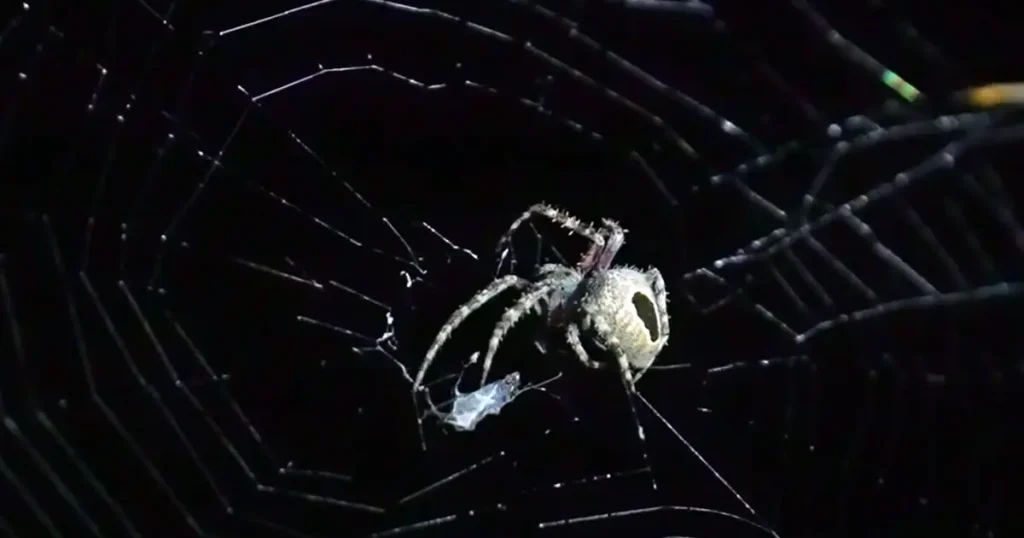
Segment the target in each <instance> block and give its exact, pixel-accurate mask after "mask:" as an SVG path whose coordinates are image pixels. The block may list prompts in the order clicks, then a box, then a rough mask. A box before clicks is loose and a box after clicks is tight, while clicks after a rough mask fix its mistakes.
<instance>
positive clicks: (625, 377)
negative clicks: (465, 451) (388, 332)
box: [412, 203, 669, 394]
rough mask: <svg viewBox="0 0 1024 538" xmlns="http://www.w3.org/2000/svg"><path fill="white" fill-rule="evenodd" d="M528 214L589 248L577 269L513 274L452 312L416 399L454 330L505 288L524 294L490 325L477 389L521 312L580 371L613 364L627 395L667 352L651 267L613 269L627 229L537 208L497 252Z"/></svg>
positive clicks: (661, 287)
mask: <svg viewBox="0 0 1024 538" xmlns="http://www.w3.org/2000/svg"><path fill="white" fill-rule="evenodd" d="M534 215H539V216H543V217H546V218H548V219H550V220H551V221H553V222H555V223H556V224H560V225H561V226H562V227H563V228H565V229H567V230H568V231H569V233H570V234H572V233H578V234H580V235H582V236H584V237H586V238H587V239H588V240H589V241H590V243H591V245H590V248H589V249H588V250H587V251H586V253H585V254H584V255H583V256H582V258H581V259H580V261H579V263H577V264H576V266H575V267H567V266H565V265H560V264H553V263H549V264H545V265H543V266H541V268H540V270H539V271H538V273H537V275H536V277H535V278H534V279H533V280H528V279H525V278H522V277H520V276H517V275H506V276H503V277H501V278H497V279H495V280H494V281H492V282H491V283H490V284H489V285H488V286H487V287H486V288H484V289H483V290H480V291H479V292H478V293H477V294H476V295H474V296H473V297H472V298H471V299H470V300H469V301H467V302H466V303H464V304H463V305H462V306H460V307H459V308H458V309H456V310H455V312H453V313H452V315H451V317H449V318H448V321H446V322H445V323H444V325H442V326H441V329H440V330H439V331H438V333H437V336H436V337H435V339H434V343H433V344H432V345H431V346H430V349H428V350H427V354H426V357H425V358H424V360H423V364H422V365H421V366H420V369H419V372H417V374H416V379H415V380H414V382H413V387H412V388H413V393H414V394H415V393H416V392H417V391H420V390H423V389H422V385H423V378H424V376H425V375H426V373H427V369H428V368H430V365H431V363H432V362H433V361H434V357H435V356H436V355H437V352H438V351H439V350H440V348H441V346H442V345H444V343H445V342H446V341H447V340H448V339H449V337H450V336H451V334H452V331H454V330H455V329H456V328H457V327H458V326H459V325H460V324H461V323H462V322H463V321H464V320H465V319H466V317H467V316H469V315H470V314H471V313H473V312H474V311H475V310H477V309H478V308H480V307H481V306H483V305H484V304H485V303H487V302H488V301H490V300H491V299H493V298H494V297H496V296H497V295H498V294H500V293H502V292H503V291H505V290H507V289H509V288H515V289H518V290H523V294H522V296H521V297H520V298H519V300H518V301H516V303H515V304H514V305H512V306H511V307H510V308H508V309H507V310H506V311H505V313H504V315H502V317H501V319H500V320H499V321H498V323H497V324H496V325H495V327H494V332H493V333H492V334H491V339H490V341H489V342H488V344H487V353H486V355H485V356H484V361H483V374H482V376H481V379H480V386H481V387H483V386H484V385H485V384H486V383H487V375H488V373H489V372H490V369H491V364H492V362H493V360H494V355H495V353H497V351H498V347H499V345H500V344H501V339H502V338H503V337H504V336H505V334H506V333H507V332H508V331H509V330H510V329H511V328H512V326H513V325H515V324H516V322H518V321H519V320H520V319H521V318H522V317H523V316H524V315H526V314H527V313H538V314H540V315H542V316H543V317H544V318H545V325H546V329H547V330H554V331H561V332H563V333H564V334H565V339H566V342H567V343H568V344H569V348H570V349H571V350H572V351H573V352H574V353H575V355H576V357H577V358H578V359H579V361H580V362H581V363H582V364H583V365H584V366H586V367H588V368H593V369H606V368H609V367H615V366H617V367H618V370H619V373H620V375H621V378H622V381H623V382H624V383H625V385H626V387H627V389H628V390H629V391H631V392H633V391H635V390H636V388H635V383H636V381H638V380H639V379H640V377H641V376H643V374H644V373H645V372H646V371H647V369H648V368H649V367H650V366H651V364H652V363H653V362H654V359H655V358H656V357H657V356H658V353H659V352H661V349H662V348H663V347H665V344H666V342H668V337H669V317H668V307H667V303H668V293H667V292H666V290H665V281H664V279H662V277H661V273H660V272H659V271H658V270H657V269H656V268H653V267H652V268H649V269H648V270H647V271H640V270H639V269H636V268H633V267H628V266H612V260H613V259H614V258H615V254H616V253H617V252H618V250H619V248H621V247H622V245H623V243H624V242H625V234H626V230H624V229H623V228H622V227H621V226H620V225H619V224H618V223H617V222H615V221H613V220H610V219H602V221H601V222H602V225H601V226H600V227H597V228H595V227H593V226H591V225H589V224H586V223H584V222H581V221H580V220H579V219H576V218H575V217H572V216H569V215H568V214H566V213H564V212H562V211H559V210H557V209H555V208H553V207H551V206H548V205H546V204H543V203H541V204H536V205H533V206H531V207H530V208H529V209H527V210H526V211H525V212H523V214H522V215H520V216H519V218H518V219H516V220H515V222H513V223H512V226H510V227H509V229H508V231H506V232H505V234H504V235H503V236H502V237H501V240H500V242H499V243H498V250H499V252H500V251H502V250H503V249H504V248H505V247H507V245H508V244H509V242H510V241H511V236H512V234H513V233H514V232H515V231H516V229H517V228H518V227H519V226H520V225H521V224H522V223H523V222H525V221H526V220H527V219H529V218H530V217H532V216H534ZM584 340H586V341H587V343H589V344H592V347H594V348H597V350H599V351H600V352H601V353H602V354H607V355H609V356H610V357H614V360H615V362H614V363H612V362H610V361H607V360H593V359H591V358H590V354H589V352H588V351H587V348H586V347H584ZM537 344H538V348H539V349H540V350H541V351H542V352H545V351H546V348H545V347H544V346H543V344H541V343H540V341H539V340H538V341H537ZM634 372H636V374H635V375H634Z"/></svg>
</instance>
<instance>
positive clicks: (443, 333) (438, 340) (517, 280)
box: [412, 275, 530, 393]
mask: <svg viewBox="0 0 1024 538" xmlns="http://www.w3.org/2000/svg"><path fill="white" fill-rule="evenodd" d="M529 283H530V282H529V281H528V280H526V279H525V278H521V277H519V276H517V275H505V276H503V277H501V278H500V279H498V280H495V281H494V282H491V284H490V285H489V286H487V287H486V288H484V289H482V290H480V291H479V292H478V293H477V294H476V295H474V296H473V297H472V298H470V300H468V301H466V302H465V303H464V304H463V305H462V306H460V307H459V308H457V309H456V310H455V312H452V315H451V316H450V317H449V318H448V321H446V322H444V325H442V326H441V330H439V331H438V332H437V336H436V337H435V338H434V343H433V344H431V345H430V349H428V350H427V354H426V356H425V357H424V358H423V364H421V365H420V370H419V372H417V373H416V379H415V380H414V381H413V384H412V390H413V393H415V392H416V391H418V390H420V387H421V386H422V385H423V377H424V376H426V375H427V368H430V364H431V363H432V362H434V357H435V356H436V355H437V352H438V350H440V349H441V346H442V345H444V343H445V342H446V341H448V338H449V337H450V336H451V334H452V331H454V330H455V328H456V327H458V326H459V325H460V324H461V323H462V322H463V321H464V320H465V319H466V317H467V316H469V315H470V314H472V313H473V312H474V311H475V310H477V309H478V308H480V307H481V306H483V305H484V303H486V302H487V301H490V300H491V299H493V298H494V297H495V296H496V295H498V294H499V293H501V292H503V291H505V290H507V289H508V288H512V287H516V288H522V287H525V286H526V285H527V284H529Z"/></svg>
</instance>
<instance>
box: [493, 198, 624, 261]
mask: <svg viewBox="0 0 1024 538" xmlns="http://www.w3.org/2000/svg"><path fill="white" fill-rule="evenodd" d="M534 215H541V216H543V217H546V218H547V219H549V220H551V221H552V222H554V223H555V224H559V225H561V226H562V227H563V228H565V229H566V230H569V232H570V233H578V234H580V235H582V236H583V237H586V238H587V239H589V240H590V242H591V243H594V244H595V245H601V246H604V236H603V235H601V232H600V231H598V230H596V229H594V228H593V227H592V226H590V225H589V224H587V223H585V222H583V221H581V220H580V219H577V218H576V217H573V216H570V215H569V214H568V213H565V212H563V211H559V210H557V209H555V208H553V207H551V206H549V205H547V204H545V203H540V204H534V205H532V206H530V208H529V209H527V210H526V211H524V212H523V214H522V215H519V218H517V219H516V220H515V221H514V222H512V226H509V228H508V231H506V232H505V234H504V235H502V236H501V239H500V240H499V241H498V248H497V250H498V252H501V251H502V250H503V249H504V248H505V247H506V246H507V245H508V243H509V242H510V241H511V240H512V234H514V233H515V231H516V229H518V228H519V226H521V225H522V224H523V223H524V222H526V220H527V219H529V218H530V217H532V216H534Z"/></svg>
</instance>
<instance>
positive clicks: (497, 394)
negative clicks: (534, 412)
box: [420, 353, 562, 432]
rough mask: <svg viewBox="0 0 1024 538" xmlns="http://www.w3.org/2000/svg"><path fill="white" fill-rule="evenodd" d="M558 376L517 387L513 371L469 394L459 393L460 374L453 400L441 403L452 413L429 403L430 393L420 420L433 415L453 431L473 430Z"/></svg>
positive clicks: (516, 374) (516, 379)
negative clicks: (521, 396) (521, 397)
mask: <svg viewBox="0 0 1024 538" xmlns="http://www.w3.org/2000/svg"><path fill="white" fill-rule="evenodd" d="M476 355H479V353H476V354H474V359H475V357H476ZM470 362H475V360H473V359H471V360H470ZM560 377H562V374H558V375H556V376H554V377H552V378H550V379H546V380H544V381H542V382H540V383H537V384H534V385H527V386H525V387H522V388H520V386H519V385H520V382H521V380H520V376H519V372H512V373H510V374H508V375H506V376H505V377H503V378H501V379H498V380H497V381H492V382H490V383H488V384H486V385H484V386H483V387H480V388H478V389H476V390H474V391H472V392H465V393H462V392H459V382H460V381H462V375H461V374H460V375H459V379H458V380H457V381H456V382H455V387H454V389H453V392H454V396H453V398H452V399H450V400H448V401H447V402H442V403H441V405H442V406H444V405H446V404H448V403H449V402H451V404H452V407H451V410H450V411H448V412H445V411H441V410H440V409H438V407H437V406H436V405H434V403H433V402H432V401H431V400H430V394H429V393H428V394H427V404H428V405H429V406H430V409H429V410H428V411H427V412H426V413H424V414H423V416H421V417H420V421H422V420H423V419H424V418H426V417H427V416H431V415H432V416H435V417H437V418H438V419H440V420H441V422H443V423H444V424H448V425H449V426H451V427H452V428H453V429H454V430H455V431H462V432H465V431H473V430H474V429H476V427H477V425H478V424H480V422H481V421H482V420H483V419H485V418H487V417H488V416H489V415H498V414H499V413H501V410H502V409H504V408H505V406H506V405H508V404H509V403H511V402H512V400H514V399H515V398H516V397H518V396H519V395H520V394H522V393H524V392H526V391H528V390H533V389H537V390H544V389H543V388H542V387H543V386H544V385H547V384H548V383H551V382H552V381H554V380H556V379H558V378H560Z"/></svg>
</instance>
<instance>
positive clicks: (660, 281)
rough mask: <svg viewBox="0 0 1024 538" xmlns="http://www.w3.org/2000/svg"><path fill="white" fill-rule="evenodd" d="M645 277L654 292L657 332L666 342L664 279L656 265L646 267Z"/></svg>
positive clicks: (666, 296) (645, 369)
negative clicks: (656, 309) (656, 310)
mask: <svg viewBox="0 0 1024 538" xmlns="http://www.w3.org/2000/svg"><path fill="white" fill-rule="evenodd" d="M647 278H648V279H649V280H650V282H651V290H652V291H653V292H654V300H655V303H656V304H655V306H656V307H657V308H658V334H659V336H660V337H661V339H662V340H663V341H665V342H668V334H669V326H670V324H669V318H668V291H667V290H666V289H665V279H664V278H662V276H661V271H659V270H658V269H657V268H656V267H651V268H649V269H647ZM652 364H654V361H651V363H650V364H648V365H647V367H646V368H644V369H643V370H640V372H639V373H637V374H636V378H634V380H635V381H640V378H641V377H643V375H644V374H645V373H647V370H648V369H650V367H651V365H652Z"/></svg>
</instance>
